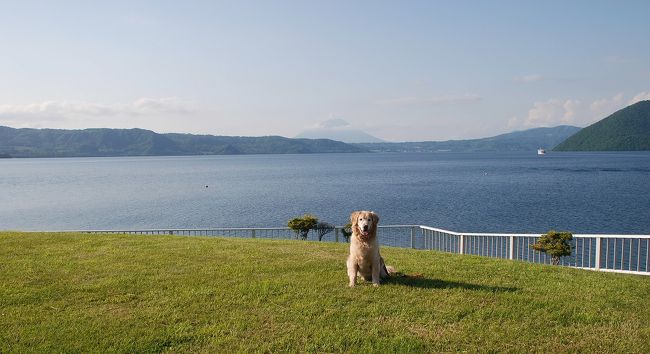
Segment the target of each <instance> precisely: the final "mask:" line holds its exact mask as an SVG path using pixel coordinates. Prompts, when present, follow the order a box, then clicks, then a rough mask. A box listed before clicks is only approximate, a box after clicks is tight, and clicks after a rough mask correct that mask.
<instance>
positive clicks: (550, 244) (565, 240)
mask: <svg viewBox="0 0 650 354" xmlns="http://www.w3.org/2000/svg"><path fill="white" fill-rule="evenodd" d="M572 239H573V234H571V233H570V232H568V231H564V232H557V231H555V230H551V231H549V232H547V233H546V234H544V235H542V237H540V238H539V240H537V242H535V243H534V244H532V245H530V247H532V248H533V249H534V250H536V251H540V252H544V253H546V254H548V255H549V256H551V260H552V262H553V265H558V264H560V257H562V256H570V255H571V243H570V241H571V240H572Z"/></svg>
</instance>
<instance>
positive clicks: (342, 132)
mask: <svg viewBox="0 0 650 354" xmlns="http://www.w3.org/2000/svg"><path fill="white" fill-rule="evenodd" d="M295 138H303V139H331V140H337V141H342V142H344V143H381V142H384V141H383V140H381V139H379V138H377V137H375V136H372V135H370V134H368V133H366V132H364V131H361V130H354V129H329V128H315V129H309V130H305V131H304V132H302V133H300V134H298V135H296V137H295Z"/></svg>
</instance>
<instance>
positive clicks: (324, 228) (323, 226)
mask: <svg viewBox="0 0 650 354" xmlns="http://www.w3.org/2000/svg"><path fill="white" fill-rule="evenodd" d="M314 230H315V231H316V233H317V234H318V241H322V240H323V236H325V235H327V234H329V233H330V232H332V231H334V225H331V224H328V223H326V222H321V221H319V222H317V223H316V226H314Z"/></svg>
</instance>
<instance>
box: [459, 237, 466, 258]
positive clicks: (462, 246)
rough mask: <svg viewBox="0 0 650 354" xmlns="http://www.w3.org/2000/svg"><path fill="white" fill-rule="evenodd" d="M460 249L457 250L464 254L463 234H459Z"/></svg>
mask: <svg viewBox="0 0 650 354" xmlns="http://www.w3.org/2000/svg"><path fill="white" fill-rule="evenodd" d="M459 246H460V249H459V250H458V253H459V254H465V235H462V234H461V235H460V242H459Z"/></svg>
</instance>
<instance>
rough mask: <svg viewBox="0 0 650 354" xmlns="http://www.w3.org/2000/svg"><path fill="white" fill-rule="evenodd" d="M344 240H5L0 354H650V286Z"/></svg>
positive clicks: (25, 236)
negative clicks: (377, 256) (355, 263)
mask: <svg viewBox="0 0 650 354" xmlns="http://www.w3.org/2000/svg"><path fill="white" fill-rule="evenodd" d="M346 254H347V245H345V244H331V243H312V242H298V241H277V240H244V239H224V238H201V237H173V236H139V237H138V236H119V235H118V236H116V235H110V236H109V235H106V236H104V235H102V236H97V235H94V236H93V235H79V234H39V233H33V234H32V233H0V257H1V258H2V263H0V284H1V286H0V352H7V351H11V352H52V351H57V352H60V351H84V352H86V351H97V352H106V351H119V352H125V351H128V352H158V351H163V350H171V351H193V352H195V351H232V350H239V351H241V350H244V351H319V352H322V351H325V352H332V351H359V352H366V351H369V350H370V351H382V352H383V351H407V350H413V351H452V350H453V351H456V350H469V351H476V350H480V351H498V352H504V351H514V352H528V351H544V352H551V351H566V352H574V351H583V352H639V353H640V352H646V353H647V352H650V326H649V325H648V318H650V307H649V306H647V305H648V304H649V303H650V277H643V276H631V275H619V274H604V273H596V272H590V271H581V270H574V269H567V268H555V267H550V266H539V265H532V264H525V263H520V262H511V261H507V260H497V259H488V258H479V257H473V256H458V255H451V254H443V253H436V252H431V251H414V250H405V249H396V248H384V249H383V255H384V258H386V259H387V260H388V262H387V263H389V264H392V265H395V266H397V267H398V269H399V270H401V271H403V272H405V273H421V274H422V275H423V277H422V278H419V279H418V278H397V279H395V280H393V281H391V282H390V283H388V284H385V285H383V286H381V287H379V288H373V287H372V286H369V285H368V284H367V283H361V284H360V286H358V287H357V288H354V289H349V288H347V286H346V281H347V279H346V274H345V265H344V260H345V257H346Z"/></svg>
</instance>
